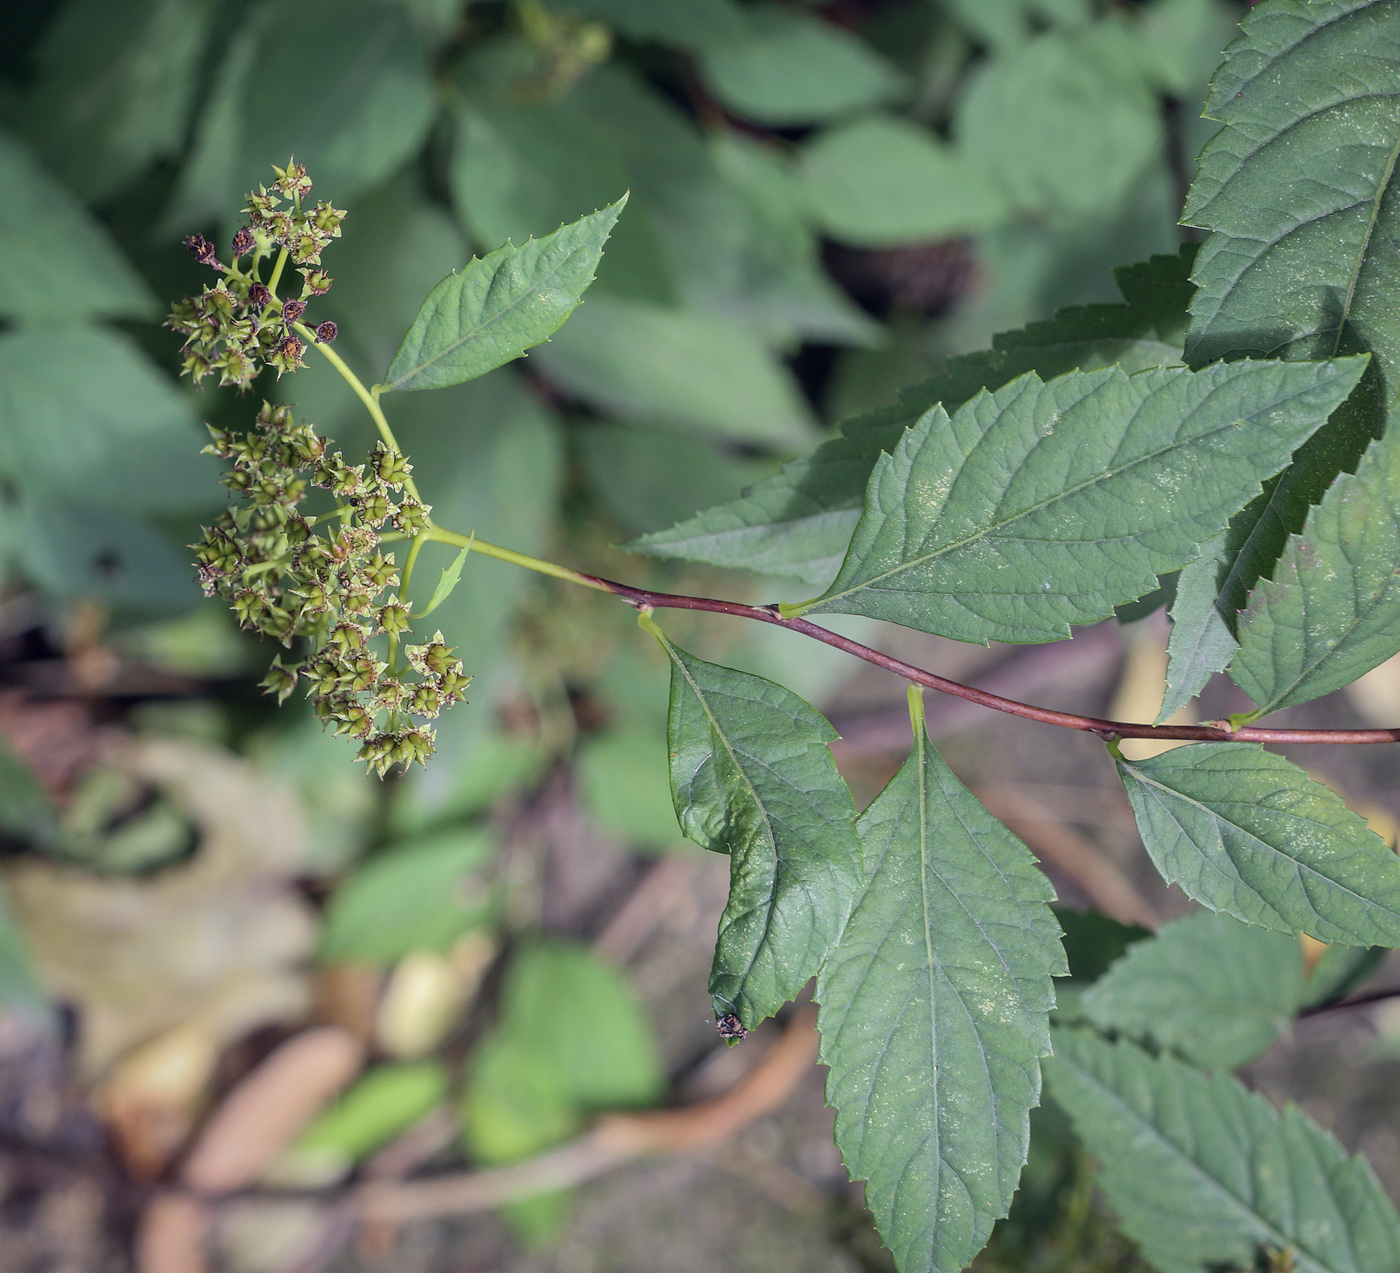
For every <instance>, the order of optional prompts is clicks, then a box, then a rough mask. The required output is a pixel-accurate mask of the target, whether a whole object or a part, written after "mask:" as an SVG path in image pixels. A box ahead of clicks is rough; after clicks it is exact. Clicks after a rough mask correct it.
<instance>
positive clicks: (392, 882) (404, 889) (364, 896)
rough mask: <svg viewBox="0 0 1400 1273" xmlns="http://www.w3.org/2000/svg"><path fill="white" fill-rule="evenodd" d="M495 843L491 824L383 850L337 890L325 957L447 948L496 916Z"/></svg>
mask: <svg viewBox="0 0 1400 1273" xmlns="http://www.w3.org/2000/svg"><path fill="white" fill-rule="evenodd" d="M495 851H496V841H495V840H494V838H493V837H492V836H490V835H489V834H487V833H485V832H482V831H448V832H443V833H441V834H439V835H436V836H433V837H431V838H429V839H427V840H422V841H419V842H416V843H409V844H407V845H396V846H392V847H390V848H388V849H385V850H383V851H382V852H380V853H378V854H376V855H375V856H374V857H372V858H370V859H369V860H368V861H367V862H366V863H365V864H364V865H363V866H361V867H359V868H358V869H357V870H356V871H354V873H353V874H351V875H350V876H349V877H348V878H347V879H345V880H343V881H342V882H341V883H340V884H338V885H337V886H336V889H335V892H333V893H332V894H331V896H330V900H329V901H328V902H327V904H326V925H325V929H324V931H323V933H322V935H321V950H320V954H321V958H322V959H326V960H350V959H360V960H368V961H371V962H374V963H389V962H391V961H393V960H395V959H397V958H398V957H399V956H400V955H405V954H407V953H408V952H409V951H410V950H447V949H448V948H449V947H451V945H452V944H453V943H454V942H455V941H456V940H457V939H458V938H459V937H461V936H462V935H463V934H464V933H467V932H470V931H471V930H472V929H473V928H479V927H481V925H483V924H485V923H486V922H488V921H489V920H490V918H491V915H492V912H493V910H494V908H495V902H496V898H495V894H494V891H493V889H492V888H491V885H490V884H489V883H488V882H487V880H486V879H484V878H483V874H484V868H485V867H486V866H488V865H489V864H490V862H491V861H492V859H493V856H494V853H495Z"/></svg>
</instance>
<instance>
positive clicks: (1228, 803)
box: [1118, 743, 1400, 946]
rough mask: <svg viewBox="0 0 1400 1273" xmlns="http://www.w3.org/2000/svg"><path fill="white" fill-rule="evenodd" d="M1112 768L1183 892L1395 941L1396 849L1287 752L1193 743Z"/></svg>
mask: <svg viewBox="0 0 1400 1273" xmlns="http://www.w3.org/2000/svg"><path fill="white" fill-rule="evenodd" d="M1118 773H1119V776H1120V777H1121V778H1122V780H1123V786H1124V787H1125V788H1126V790H1127V793H1128V800H1129V802H1130V803H1131V804H1132V806H1133V816H1134V817H1135V818H1136V820H1137V826H1138V832H1139V833H1140V834H1141V836H1142V841H1143V844H1144V845H1145V846H1146V848H1147V852H1148V853H1149V854H1150V855H1151V858H1152V861H1153V862H1154V863H1155V864H1156V866H1157V869H1158V870H1159V871H1160V872H1161V873H1162V876H1163V878H1164V879H1166V880H1167V881H1168V883H1172V884H1177V885H1179V886H1180V887H1181V889H1182V891H1183V892H1184V893H1186V895H1187V896H1188V897H1191V898H1194V899H1195V900H1196V901H1198V902H1200V903H1201V904H1202V905H1203V906H1207V907H1209V908H1210V909H1211V910H1213V911H1219V912H1222V913H1224V914H1226V915H1233V916H1234V917H1235V918H1236V919H1240V920H1243V921H1244V922H1245V923H1247V924H1258V925H1261V926H1262V927H1264V928H1271V929H1273V930H1274V931H1275V932H1281V933H1300V932H1301V933H1307V934H1308V935H1309V936H1312V937H1316V938H1317V939H1318V940H1319V941H1325V942H1340V943H1341V944H1343V945H1348V946H1370V945H1380V946H1400V858H1397V857H1396V855H1395V854H1394V853H1392V852H1391V851H1390V850H1389V849H1388V848H1387V847H1386V845H1385V843H1384V842H1383V841H1382V840H1381V838H1380V837H1379V836H1378V835H1376V833H1375V832H1374V831H1372V830H1370V828H1368V827H1367V825H1366V823H1365V820H1364V819H1362V818H1361V817H1360V815H1359V814H1356V813H1353V812H1352V811H1351V810H1350V809H1348V808H1347V807H1346V805H1345V804H1344V803H1343V802H1342V799H1341V797H1340V796H1338V795H1336V794H1335V793H1334V792H1332V791H1331V790H1329V789H1328V788H1326V787H1324V786H1322V784H1321V783H1318V782H1315V781H1314V780H1313V779H1312V778H1310V777H1309V776H1308V774H1307V772H1306V771H1305V770H1302V769H1300V768H1298V766H1297V765H1295V764H1293V763H1292V762H1291V761H1288V760H1285V759H1284V758H1283V757H1282V756H1277V755H1275V754H1274V753H1272V752H1268V751H1265V750H1264V749H1263V748H1262V747H1260V746H1258V745H1257V744H1255V743H1198V744H1195V745H1192V746H1188V747H1178V748H1176V749H1174V750H1172V751H1169V752H1166V753H1164V754H1163V755H1160V756H1157V757H1154V758H1153V759H1151V760H1143V761H1126V760H1119V761H1118Z"/></svg>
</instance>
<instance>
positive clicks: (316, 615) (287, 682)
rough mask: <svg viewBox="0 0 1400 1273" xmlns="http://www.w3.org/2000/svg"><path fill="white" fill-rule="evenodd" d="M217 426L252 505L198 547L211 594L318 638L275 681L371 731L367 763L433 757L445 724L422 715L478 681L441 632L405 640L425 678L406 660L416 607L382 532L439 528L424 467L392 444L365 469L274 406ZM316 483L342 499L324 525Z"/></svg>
mask: <svg viewBox="0 0 1400 1273" xmlns="http://www.w3.org/2000/svg"><path fill="white" fill-rule="evenodd" d="M209 431H210V433H211V434H212V435H213V439H214V440H213V443H212V444H211V445H210V446H208V447H206V448H205V450H206V451H207V452H209V453H211V454H213V455H217V456H219V457H220V458H222V459H225V460H231V461H232V462H233V467H232V469H231V470H230V471H229V472H228V473H227V474H226V475H225V477H224V485H226V486H227V487H228V488H229V489H230V490H232V491H235V492H237V493H238V494H240V495H241V496H242V497H243V500H244V502H243V504H241V505H239V506H236V507H234V508H230V509H229V510H228V511H227V512H226V513H225V514H224V515H223V516H222V517H221V518H219V520H218V521H217V522H216V523H215V524H214V525H213V526H211V527H208V528H206V529H205V531H204V536H203V538H202V539H201V540H200V542H199V543H198V544H197V545H196V546H195V547H196V552H197V560H198V564H199V581H200V583H201V585H202V586H203V588H204V593H205V595H206V596H210V597H212V596H214V595H215V594H217V595H219V596H222V597H224V598H225V599H226V600H227V601H228V602H229V603H230V604H231V605H232V607H233V610H234V613H235V614H236V615H237V616H238V619H239V622H240V623H241V624H242V625H243V626H244V627H245V628H252V629H254V630H256V631H258V632H262V633H264V634H266V635H267V636H272V637H276V638H277V639H278V640H279V641H281V642H282V644H283V645H285V646H291V645H292V644H293V642H294V641H295V640H297V638H304V639H305V640H307V641H308V642H309V643H310V651H309V653H307V654H306V655H305V657H303V658H301V659H300V660H293V661H291V662H289V663H285V664H284V663H283V661H282V658H281V657H280V656H279V657H278V658H276V659H274V660H273V663H272V667H271V669H270V670H269V671H268V674H267V676H266V677H265V678H264V680H263V682H262V685H263V687H264V688H265V689H266V690H267V692H268V693H270V694H276V695H277V699H278V701H279V702H281V701H282V700H283V699H285V698H286V697H287V696H288V695H289V694H291V692H292V691H293V689H295V688H296V685H297V682H298V681H299V680H304V681H305V682H306V684H307V694H308V695H309V696H310V697H311V698H312V699H313V701H314V704H315V712H316V715H317V716H318V717H319V718H321V719H322V720H324V721H327V722H329V723H332V724H334V726H335V728H336V732H337V733H342V734H349V735H351V736H352V737H354V738H358V739H360V740H361V744H362V745H361V748H360V759H361V760H364V761H367V762H368V764H369V766H370V767H371V768H372V769H375V770H377V771H378V772H379V774H380V775H381V776H383V774H384V772H385V771H386V770H387V769H388V768H389V767H390V766H391V765H396V764H402V765H404V766H405V767H407V766H408V765H409V764H411V763H412V762H413V761H415V760H416V761H418V762H419V763H420V764H421V763H423V762H425V761H426V760H427V758H428V757H429V756H430V755H432V752H433V731H432V729H431V728H430V727H428V726H426V725H424V724H422V723H421V720H419V719H416V718H421V719H426V720H431V719H432V718H434V717H436V716H437V714H438V713H439V712H440V711H442V710H443V709H444V708H446V707H450V706H452V704H454V703H459V702H461V701H463V694H464V691H465V690H466V687H467V684H468V682H469V681H470V679H471V678H470V677H468V676H466V675H465V674H464V673H463V669H462V663H461V661H460V660H459V659H456V658H454V657H453V654H452V650H451V649H450V648H449V647H448V646H447V645H445V644H444V643H443V639H442V633H441V632H438V633H436V634H435V635H434V637H433V639H432V640H431V641H429V642H428V643H427V644H426V645H410V646H407V647H405V649H404V651H403V654H404V657H405V659H406V661H407V664H408V669H410V670H411V671H412V673H413V674H414V675H413V677H412V678H409V677H406V676H405V675H403V674H402V673H401V671H400V670H399V669H398V667H397V666H396V661H397V660H396V657H395V656H396V654H397V646H398V640H399V636H400V634H402V633H404V632H406V631H407V630H408V628H409V625H410V622H411V620H412V615H411V613H410V611H409V608H408V604H407V602H405V601H403V600H401V599H400V598H399V597H398V595H397V594H396V593H394V592H393V589H396V588H397V587H398V586H399V575H398V572H397V570H396V568H395V564H394V558H393V556H392V555H385V554H384V553H382V552H381V551H380V550H379V535H380V531H381V530H382V529H384V528H386V527H387V528H391V529H393V530H396V531H399V532H401V533H402V534H405V535H410V536H411V535H415V534H417V533H418V532H419V531H421V530H422V529H423V528H424V527H425V526H426V525H427V517H428V512H429V509H428V506H427V505H425V504H422V503H420V502H419V501H418V500H416V499H414V498H413V497H412V496H411V495H407V494H404V493H403V485H404V481H405V479H406V478H407V477H408V475H409V473H410V472H411V471H412V465H410V464H409V463H408V462H407V461H406V460H405V459H404V457H403V456H402V455H400V454H399V453H398V452H396V451H394V450H391V449H390V448H389V447H387V446H385V444H384V443H383V442H377V443H375V446H374V449H373V450H372V451H371V452H370V453H369V457H368V459H367V460H366V462H365V463H364V464H356V465H349V464H347V463H346V462H345V461H344V459H343V458H342V457H341V455H340V452H339V451H336V452H333V453H328V452H327V449H326V443H325V439H323V438H321V437H320V436H318V435H317V433H316V431H315V429H313V428H312V427H311V426H310V425H305V424H300V425H299V424H297V423H295V421H294V420H293V418H292V414H291V412H290V411H289V410H288V409H287V408H286V407H284V406H278V407H274V406H272V405H270V404H268V403H264V404H263V408H262V410H261V411H259V412H258V417H257V427H256V429H255V430H254V431H252V432H250V433H247V434H244V435H241V436H239V435H235V434H233V433H231V432H229V431H226V430H222V429H216V428H214V427H213V426H210V430H209ZM308 485H310V486H314V487H319V488H321V489H322V490H326V491H329V492H330V493H331V494H332V495H333V496H334V497H335V499H336V501H337V505H338V511H337V513H334V514H331V516H330V517H329V518H326V519H323V520H325V521H328V522H329V523H330V525H329V528H328V529H326V530H325V531H324V532H321V531H318V530H317V529H316V526H317V518H315V517H312V516H308V515H306V514H305V513H303V512H302V511H301V510H300V508H299V507H298V505H299V504H300V503H301V501H302V499H303V498H304V497H305V495H306V492H307V487H308ZM386 591H387V592H388V594H389V595H388V596H385V595H384V594H385V593H386ZM378 636H387V637H388V638H389V641H388V644H389V650H390V659H389V661H388V662H385V661H384V660H383V659H381V658H379V657H377V655H376V653H375V651H374V648H373V646H372V642H373V641H374V638H376V637H378Z"/></svg>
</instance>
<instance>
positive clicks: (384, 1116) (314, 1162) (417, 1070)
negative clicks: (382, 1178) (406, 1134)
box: [278, 1060, 448, 1181]
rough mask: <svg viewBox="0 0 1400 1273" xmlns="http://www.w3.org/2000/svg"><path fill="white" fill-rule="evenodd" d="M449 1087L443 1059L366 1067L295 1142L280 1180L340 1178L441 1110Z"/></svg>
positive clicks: (289, 1151) (284, 1161)
mask: <svg viewBox="0 0 1400 1273" xmlns="http://www.w3.org/2000/svg"><path fill="white" fill-rule="evenodd" d="M447 1091H448V1074H447V1069H446V1067H445V1066H444V1065H443V1063H442V1062H441V1061H437V1060H432V1061H405V1062H401V1063H398V1064H389V1065H376V1066H374V1067H372V1068H371V1069H369V1070H367V1071H366V1072H365V1074H364V1075H363V1077H361V1078H359V1079H358V1080H356V1082H355V1084H354V1086H352V1087H351V1088H350V1089H349V1090H348V1091H346V1092H345V1094H344V1095H343V1096H341V1097H340V1098H339V1099H338V1100H337V1101H336V1102H335V1104H334V1105H332V1106H331V1107H330V1108H329V1109H327V1110H325V1111H324V1112H323V1113H321V1114H319V1115H317V1117H316V1120H315V1122H313V1123H312V1124H311V1126H310V1127H308V1128H307V1129H306V1130H305V1131H304V1132H302V1134H301V1135H300V1136H298V1137H297V1139H296V1140H295V1141H294V1142H293V1144H292V1146H291V1148H290V1149H289V1150H288V1151H287V1158H286V1159H284V1160H283V1163H282V1164H281V1165H280V1167H279V1170H278V1176H279V1178H282V1179H285V1178H286V1176H287V1175H288V1174H289V1169H290V1172H291V1173H294V1175H295V1176H296V1177H298V1178H302V1179H307V1178H312V1179H315V1178H319V1179H321V1180H332V1181H334V1180H338V1179H339V1178H340V1177H341V1176H342V1175H343V1174H344V1173H345V1172H346V1171H348V1170H349V1169H350V1168H351V1167H352V1166H353V1165H354V1164H355V1163H357V1162H359V1161H360V1160H361V1159H363V1158H367V1157H369V1155H370V1154H372V1153H373V1152H374V1151H375V1150H376V1149H378V1148H379V1147H380V1146H381V1145H384V1144H387V1143H388V1142H389V1141H391V1140H392V1139H393V1138H394V1137H395V1136H397V1135H398V1134H399V1133H400V1132H403V1131H406V1130H407V1129H408V1128H409V1127H411V1126H413V1124H414V1123H416V1122H417V1121H418V1120H419V1119H420V1118H422V1117H424V1115H426V1114H429V1113H431V1112H432V1110H434V1109H435V1108H437V1106H438V1105H440V1104H441V1103H442V1101H443V1100H444V1099H445V1098H446V1096H447Z"/></svg>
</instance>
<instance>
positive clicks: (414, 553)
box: [399, 533, 427, 596]
mask: <svg viewBox="0 0 1400 1273" xmlns="http://www.w3.org/2000/svg"><path fill="white" fill-rule="evenodd" d="M426 542H427V536H426V535H424V534H422V533H419V534H417V535H415V536H414V537H413V541H412V543H410V544H409V546H408V557H407V558H406V559H405V560H404V563H403V580H402V582H401V583H400V584H399V592H400V593H401V594H402V595H404V596H407V595H408V585H409V583H410V582H412V580H413V567H414V566H415V565H416V564H417V563H418V554H419V553H420V552H422V551H423V545H424V544H425V543H426Z"/></svg>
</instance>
